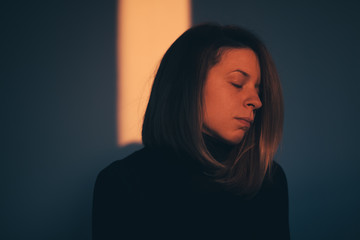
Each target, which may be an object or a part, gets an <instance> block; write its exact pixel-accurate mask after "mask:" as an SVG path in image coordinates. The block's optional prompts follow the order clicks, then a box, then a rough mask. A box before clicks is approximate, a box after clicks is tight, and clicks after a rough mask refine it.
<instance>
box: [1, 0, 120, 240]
mask: <svg viewBox="0 0 360 240" xmlns="http://www.w3.org/2000/svg"><path fill="white" fill-rule="evenodd" d="M0 9H1V10H0V11H1V17H2V18H3V19H1V21H0V22H1V24H2V26H3V27H2V28H1V42H2V44H1V85H0V86H1V93H0V98H1V113H0V114H1V146H0V147H1V151H0V154H1V155H0V159H1V167H0V171H1V174H0V176H1V197H0V202H1V214H0V216H1V217H0V218H1V223H0V228H1V230H0V239H89V238H90V226H91V204H92V191H93V184H94V182H95V177H96V175H97V173H98V172H99V171H100V169H101V168H103V167H105V166H106V165H107V164H109V163H110V162H112V161H114V160H116V159H118V158H120V157H121V156H123V155H124V154H126V152H127V151H126V149H125V150H124V149H119V148H118V147H117V146H116V136H115V135H116V131H115V129H116V128H115V120H116V119H115V103H116V89H115V86H116V85H115V84H116V69H115V64H116V62H115V60H116V55H115V54H116V49H115V43H116V26H115V24H116V10H117V9H116V1H115V0H114V1H102V2H101V1H20V2H19V1H12V2H8V3H7V4H5V5H2V6H1V8H0Z"/></svg>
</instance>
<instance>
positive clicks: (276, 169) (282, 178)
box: [269, 161, 287, 185]
mask: <svg viewBox="0 0 360 240" xmlns="http://www.w3.org/2000/svg"><path fill="white" fill-rule="evenodd" d="M269 173H270V179H271V181H272V182H273V183H275V184H286V185H287V180H286V174H285V171H284V169H283V168H282V167H281V166H280V164H279V163H277V162H276V161H273V164H272V166H271V169H270V171H269Z"/></svg>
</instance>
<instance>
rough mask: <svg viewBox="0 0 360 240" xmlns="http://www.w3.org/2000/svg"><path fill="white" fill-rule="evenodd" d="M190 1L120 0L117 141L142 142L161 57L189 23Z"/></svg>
mask: <svg viewBox="0 0 360 240" xmlns="http://www.w3.org/2000/svg"><path fill="white" fill-rule="evenodd" d="M190 7H191V2H190V0H119V2H118V20H117V21H118V30H117V31H118V37H117V71H118V74H117V142H118V145H120V146H124V145H127V144H129V143H141V127H142V121H143V116H144V113H145V109H146V105H147V101H148V99H149V96H150V90H151V86H152V82H153V78H154V75H155V71H156V68H157V66H158V64H159V63H160V60H161V57H162V56H163V54H164V53H165V51H166V50H167V48H168V47H169V46H170V45H171V43H172V42H174V41H175V39H176V38H177V37H178V36H180V35H181V34H182V33H183V32H184V31H185V30H186V29H188V28H189V26H190V24H191V13H190Z"/></svg>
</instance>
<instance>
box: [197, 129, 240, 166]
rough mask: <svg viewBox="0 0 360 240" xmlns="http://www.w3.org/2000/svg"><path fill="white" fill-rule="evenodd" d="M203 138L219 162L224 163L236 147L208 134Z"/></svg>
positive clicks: (204, 134)
mask: <svg viewBox="0 0 360 240" xmlns="http://www.w3.org/2000/svg"><path fill="white" fill-rule="evenodd" d="M202 135H203V138H204V142H205V145H206V147H207V149H208V150H209V152H210V153H211V155H212V156H213V157H214V158H215V159H216V160H217V161H218V162H223V161H225V160H226V158H227V157H228V156H229V154H230V152H231V150H232V149H233V148H234V145H231V144H229V143H227V142H225V141H224V140H222V139H219V138H216V137H213V136H210V135H208V134H206V133H203V134H202Z"/></svg>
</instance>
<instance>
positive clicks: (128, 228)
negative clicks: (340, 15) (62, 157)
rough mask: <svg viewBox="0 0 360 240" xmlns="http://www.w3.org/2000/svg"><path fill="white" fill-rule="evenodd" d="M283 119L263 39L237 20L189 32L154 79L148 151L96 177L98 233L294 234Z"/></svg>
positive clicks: (192, 236) (239, 236) (278, 236)
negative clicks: (282, 151) (283, 161)
mask: <svg viewBox="0 0 360 240" xmlns="http://www.w3.org/2000/svg"><path fill="white" fill-rule="evenodd" d="M282 125H283V100H282V93H281V86H280V81H279V79H278V75H277V72H276V69H275V66H274V64H273V62H272V60H271V57H270V55H269V53H268V51H267V50H266V48H265V46H264V45H263V43H262V42H261V41H260V40H259V39H258V38H257V37H256V36H254V35H253V34H252V33H250V32H248V31H247V30H244V29H242V28H239V27H234V26H219V25H215V24H205V25H200V26H195V27H193V28H191V29H189V30H187V31H186V32H185V33H184V34H182V35H181V36H180V37H179V38H178V39H177V40H176V41H175V42H174V43H173V44H172V46H171V47H170V48H169V49H168V50H167V52H166V53H165V55H164V57H163V59H162V61H161V64H160V66H159V69H158V71H157V74H156V76H155V79H154V84H153V87H152V91H151V96H150V100H149V103H148V106H147V109H146V113H145V117H144V123H143V130H142V139H143V144H144V146H145V147H144V148H143V149H141V150H139V151H137V152H135V153H133V154H132V155H130V156H128V157H126V158H125V159H123V160H121V161H116V162H114V163H112V164H111V165H110V166H108V167H107V168H105V169H104V170H103V171H102V172H101V173H100V174H99V176H98V178H97V181H96V184H95V191H94V205H93V238H94V239H119V238H121V237H125V238H138V237H139V238H140V237H142V238H144V237H146V238H149V236H152V237H157V238H166V239H173V238H177V237H183V238H187V239H188V238H190V239H206V238H217V239H219V238H220V239H226V238H230V237H234V239H236V238H237V239H264V238H267V239H289V225H288V192H287V182H286V177H285V174H284V172H283V170H282V169H281V167H280V166H279V165H278V164H277V163H275V162H274V161H273V156H274V154H275V152H276V150H277V147H278V145H279V142H280V139H281V135H282Z"/></svg>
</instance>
